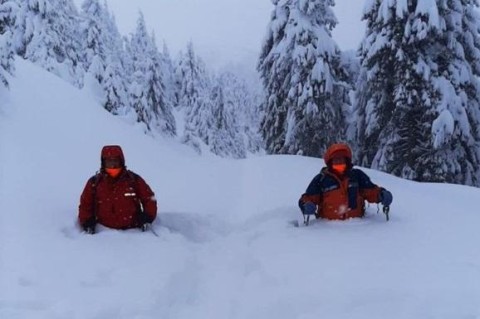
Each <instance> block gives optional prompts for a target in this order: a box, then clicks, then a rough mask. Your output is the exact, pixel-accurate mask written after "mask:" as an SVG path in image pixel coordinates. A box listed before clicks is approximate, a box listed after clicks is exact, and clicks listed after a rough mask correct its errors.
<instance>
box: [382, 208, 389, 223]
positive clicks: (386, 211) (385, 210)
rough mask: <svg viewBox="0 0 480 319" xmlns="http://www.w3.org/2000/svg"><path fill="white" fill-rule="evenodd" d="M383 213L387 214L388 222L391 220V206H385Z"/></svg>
mask: <svg viewBox="0 0 480 319" xmlns="http://www.w3.org/2000/svg"><path fill="white" fill-rule="evenodd" d="M383 213H384V214H385V218H387V222H388V221H389V220H390V215H389V213H390V206H383Z"/></svg>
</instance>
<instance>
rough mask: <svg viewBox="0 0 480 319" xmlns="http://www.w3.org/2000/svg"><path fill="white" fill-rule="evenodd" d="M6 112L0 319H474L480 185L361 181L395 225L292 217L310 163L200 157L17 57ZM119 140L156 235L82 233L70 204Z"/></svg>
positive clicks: (479, 311)
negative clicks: (149, 207) (386, 199)
mask: <svg viewBox="0 0 480 319" xmlns="http://www.w3.org/2000/svg"><path fill="white" fill-rule="evenodd" d="M16 67H17V72H16V77H15V78H14V79H12V81H11V90H10V92H9V93H7V94H8V95H6V96H3V97H2V100H1V101H0V318H8V319H15V318H22V319H24V318H29V319H31V318H45V319H46V318H48V319H52V318H54V319H56V318H68V319H76V318H78V319H90V318H92V319H107V318H116V319H121V318H125V319H127V318H128V319H132V318H135V319H150V318H188V319H192V318H196V319H197V318H205V319H207V318H208V319H213V318H275V319H292V318H301V319H310V318H312V319H313V318H448V319H450V318H469V319H474V318H477V319H478V318H480V250H479V248H478V242H479V240H480V235H479V231H478V225H480V215H479V213H478V207H477V206H478V199H479V198H480V189H477V188H471V187H464V186H458V185H447V184H420V183H416V182H411V181H406V180H402V179H399V178H396V177H393V176H390V175H387V174H383V173H381V172H377V171H372V170H368V169H365V171H366V172H367V173H368V174H369V175H370V176H371V178H372V180H373V181H374V182H376V183H378V184H380V185H382V186H384V187H386V188H388V189H390V190H391V191H392V193H393V195H394V203H393V205H392V209H391V220H390V222H386V221H385V218H384V216H383V214H382V213H381V212H380V213H379V214H377V206H376V205H370V206H369V208H368V216H367V217H366V218H365V219H362V220H349V221H344V222H325V221H320V222H318V223H315V224H313V225H312V226H309V227H306V228H304V227H301V228H294V227H292V226H291V225H289V221H291V220H293V219H298V220H300V219H301V216H300V214H299V212H298V209H297V206H296V205H297V200H298V197H299V195H300V194H301V193H302V192H303V191H304V190H305V188H306V187H307V185H308V183H309V182H310V180H311V178H313V176H314V175H315V174H316V173H317V172H318V171H319V170H320V168H321V166H322V165H323V162H322V161H321V160H319V159H313V158H305V157H298V156H263V157H250V158H248V159H245V160H228V159H221V158H217V157H214V156H209V155H205V156H203V157H200V156H198V155H196V154H195V153H194V152H193V151H191V150H190V149H189V148H186V147H184V146H182V145H180V144H178V143H177V142H176V141H175V140H171V139H162V138H159V137H157V138H153V137H151V136H146V135H144V133H143V128H142V127H140V126H138V125H133V124H132V123H129V121H128V120H126V119H121V118H118V117H113V116H112V115H110V114H109V113H107V112H106V111H104V110H103V109H102V108H101V107H100V106H99V105H98V104H97V103H96V101H95V100H94V98H92V96H93V95H92V94H91V92H89V90H88V88H87V89H84V90H77V89H74V88H72V87H71V86H69V85H68V84H66V83H65V82H63V81H61V80H60V79H58V78H56V77H55V76H53V75H51V74H49V73H46V72H45V71H43V70H41V69H39V68H37V67H35V66H33V65H32V64H30V63H28V62H24V61H17V63H16ZM105 144H120V145H121V146H122V147H123V149H124V152H125V156H126V161H127V165H128V166H129V168H130V169H132V170H133V171H135V172H137V173H139V174H140V175H142V176H143V177H144V178H145V179H146V181H147V182H148V183H149V184H150V186H151V187H152V188H153V190H154V191H155V192H156V196H157V198H158V202H159V219H158V220H157V221H156V222H155V224H154V227H155V230H156V232H157V233H158V235H159V237H156V236H154V235H153V234H152V233H151V232H146V233H141V232H139V231H136V230H130V231H114V230H109V229H100V232H99V233H98V234H96V235H93V236H89V235H85V234H83V233H80V232H79V230H78V228H77V226H76V216H77V206H78V200H79V196H80V192H81V191H82V189H83V187H84V184H85V183H86V180H87V179H88V177H89V176H91V175H92V174H93V173H94V172H95V171H96V170H97V169H98V167H99V156H100V149H101V147H102V146H103V145H105Z"/></svg>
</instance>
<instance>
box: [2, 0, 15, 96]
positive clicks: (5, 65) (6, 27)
mask: <svg viewBox="0 0 480 319" xmlns="http://www.w3.org/2000/svg"><path fill="white" fill-rule="evenodd" d="M17 9H18V8H17V6H16V5H15V3H14V2H13V1H11V0H0V86H4V87H8V77H9V75H11V74H12V73H13V71H14V65H13V59H14V51H13V43H12V41H13V32H12V27H13V24H14V22H15V14H16V10H17Z"/></svg>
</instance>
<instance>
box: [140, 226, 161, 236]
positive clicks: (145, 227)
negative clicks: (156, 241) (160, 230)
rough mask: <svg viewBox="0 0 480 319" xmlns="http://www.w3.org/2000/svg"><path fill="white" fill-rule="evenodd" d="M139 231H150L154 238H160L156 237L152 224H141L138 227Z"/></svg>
mask: <svg viewBox="0 0 480 319" xmlns="http://www.w3.org/2000/svg"><path fill="white" fill-rule="evenodd" d="M140 230H141V231H142V232H146V231H147V230H150V231H151V232H152V234H154V235H155V237H160V236H158V234H157V232H156V231H155V229H153V227H152V224H147V223H145V224H143V225H142V226H141V227H140Z"/></svg>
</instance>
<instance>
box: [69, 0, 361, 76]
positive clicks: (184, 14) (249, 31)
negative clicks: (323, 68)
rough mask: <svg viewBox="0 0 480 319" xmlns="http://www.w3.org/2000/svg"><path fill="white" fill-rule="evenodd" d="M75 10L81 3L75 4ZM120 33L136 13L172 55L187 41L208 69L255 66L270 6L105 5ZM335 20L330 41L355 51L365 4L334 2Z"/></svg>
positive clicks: (126, 1) (241, 1)
mask: <svg viewBox="0 0 480 319" xmlns="http://www.w3.org/2000/svg"><path fill="white" fill-rule="evenodd" d="M75 2H76V3H77V5H78V7H80V4H81V3H82V2H83V0H75ZM107 3H108V5H109V7H110V9H111V10H112V11H113V12H114V14H115V16H116V19H117V24H118V26H119V29H120V32H121V33H122V34H124V35H126V34H129V33H131V32H132V31H133V30H134V29H135V24H136V20H137V18H138V12H139V10H142V12H143V13H144V16H145V20H146V23H147V27H148V28H149V29H150V30H155V34H156V37H157V39H158V44H161V43H162V41H163V40H165V42H166V43H167V45H168V47H169V48H170V50H171V52H172V54H176V53H177V52H178V51H179V50H183V49H184V48H185V46H186V43H187V42H188V41H189V40H192V41H193V43H194V47H195V48H196V50H197V52H198V53H199V54H200V56H202V57H203V58H204V59H205V60H206V62H207V63H208V64H209V65H212V66H217V67H218V66H221V65H224V64H226V63H227V62H230V61H231V62H234V63H239V64H245V63H247V64H250V65H254V64H255V62H256V58H257V56H258V53H259V51H260V48H261V43H262V40H263V38H264V36H265V34H266V27H267V25H268V22H269V20H270V14H271V12H272V10H273V4H272V2H271V1H270V0H135V1H132V0H107ZM336 3H337V4H336V6H335V8H334V10H335V13H336V15H337V19H338V20H339V24H338V25H337V28H336V29H335V30H334V33H333V36H334V39H335V41H337V44H338V45H339V46H340V48H341V49H343V50H345V49H354V48H356V47H357V45H358V44H359V43H360V40H361V38H362V37H363V33H364V26H363V23H361V21H360V17H361V13H362V9H363V4H364V0H336Z"/></svg>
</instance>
